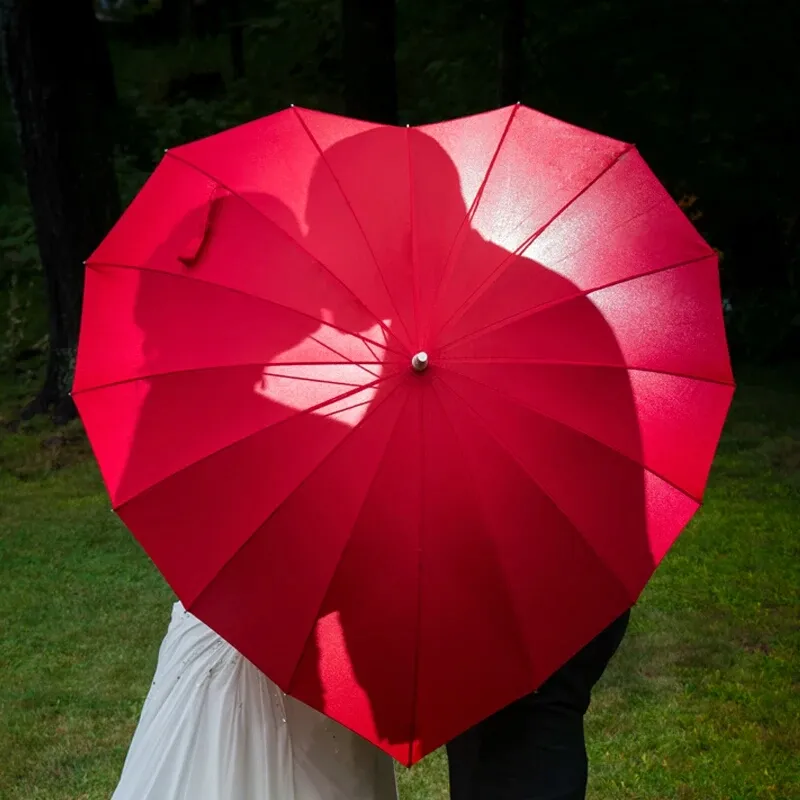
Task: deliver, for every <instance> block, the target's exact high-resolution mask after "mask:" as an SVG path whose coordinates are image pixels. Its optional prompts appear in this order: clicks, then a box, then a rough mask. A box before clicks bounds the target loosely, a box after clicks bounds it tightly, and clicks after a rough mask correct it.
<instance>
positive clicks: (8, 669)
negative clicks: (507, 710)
mask: <svg viewBox="0 0 800 800" xmlns="http://www.w3.org/2000/svg"><path fill="white" fill-rule="evenodd" d="M16 383H17V387H16V389H12V388H11V387H9V386H7V387H6V390H4V391H3V392H0V423H2V421H3V415H4V414H5V419H6V421H8V420H9V419H10V409H11V408H12V407H13V406H14V405H16V404H18V402H19V401H20V400H21V399H22V396H23V395H24V394H25V391H26V387H25V386H20V385H19V381H17V382H16ZM744 383H745V385H744V386H743V387H742V388H741V390H740V392H739V395H738V398H737V401H736V404H735V408H734V412H733V414H732V417H731V420H730V423H729V425H728V429H727V432H726V436H725V439H724V442H723V444H722V446H721V449H720V454H719V457H718V460H717V464H716V468H715V471H714V474H713V478H712V482H711V488H710V491H709V495H708V503H707V506H706V509H705V510H704V511H703V512H702V514H701V515H700V516H699V517H698V519H697V520H696V522H695V523H694V524H693V525H692V526H691V528H690V530H689V531H688V532H687V533H686V534H685V535H684V536H683V537H682V539H681V540H680V542H679V543H678V545H677V546H676V547H675V548H674V550H673V551H672V553H671V554H670V555H669V556H668V558H667V560H666V562H665V564H664V565H663V567H662V569H661V570H660V571H659V572H658V574H657V576H656V577H655V579H654V580H653V582H652V583H651V585H650V587H649V588H648V590H647V591H646V593H645V596H644V597H643V599H642V601H641V603H640V605H639V606H638V608H637V610H636V612H635V616H634V621H633V625H632V629H631V633H630V635H629V636H628V638H627V640H626V642H625V643H624V645H623V648H622V650H621V652H620V654H619V656H618V658H617V659H616V660H615V662H614V663H613V666H612V668H611V669H610V670H609V673H608V674H607V675H606V677H605V678H604V680H603V682H602V685H601V687H600V689H599V690H598V692H597V694H596V701H595V704H594V706H593V709H592V711H591V713H590V717H589V723H588V727H589V742H590V744H589V746H590V752H591V758H592V773H591V788H590V794H589V796H590V798H592V800H634V799H635V800H656V798H658V800H667V798H670V799H672V798H675V799H676V800H695V799H696V800H722V799H723V798H725V799H726V800H748V799H749V798H775V799H776V800H790V798H795V797H800V768H799V767H798V763H797V762H796V760H794V757H795V756H796V755H797V753H798V752H800V692H799V691H798V689H800V670H799V667H800V626H798V620H800V613H798V612H800V552H798V550H799V549H800V547H799V537H798V531H799V529H800V418H799V417H800V413H798V409H800V392H798V391H797V389H795V388H793V385H792V384H793V381H791V380H789V379H788V378H787V379H786V380H784V381H783V384H782V383H781V382H780V381H777V380H776V378H775V376H768V378H764V377H763V376H755V377H752V378H749V379H745V380H744ZM0 430H2V427H0ZM170 602H171V595H170V592H169V590H168V589H167V587H166V586H165V585H164V583H163V582H162V581H161V579H160V578H159V576H158V574H157V573H156V571H155V569H154V568H153V566H152V565H151V564H150V563H149V561H148V560H147V558H146V557H145V556H144V555H143V553H142V552H141V551H140V550H139V549H138V547H137V546H136V545H135V544H134V542H133V541H132V539H131V537H130V536H129V535H128V534H127V533H126V532H125V531H124V530H123V529H122V528H121V526H120V525H119V524H118V522H117V521H116V520H115V518H114V517H113V516H112V515H111V513H110V512H109V508H108V503H107V501H106V498H105V496H104V494H103V490H102V486H101V483H100V480H99V478H98V475H97V472H96V470H95V468H94V466H93V464H92V462H91V459H90V457H89V454H88V450H87V448H86V445H85V443H84V441H83V438H82V436H81V432H80V429H79V428H78V427H76V426H73V427H70V428H67V429H66V430H62V431H59V432H54V431H52V430H51V429H48V428H47V426H45V425H44V424H42V423H41V422H38V423H34V424H30V425H28V426H25V427H23V428H22V429H21V430H19V431H17V432H14V433H12V432H10V431H2V432H0V675H1V676H2V680H0V754H2V755H0V798H3V800H35V799H37V798H59V800H67V798H69V799H70V800H76V799H77V798H107V797H108V796H109V794H110V791H111V790H112V788H113V786H114V785H115V780H116V778H117V776H118V773H119V770H120V767H121V765H122V760H123V758H124V755H125V750H126V747H127V744H128V741H129V739H130V736H131V734H132V732H133V729H134V727H135V725H136V720H137V716H138V713H139V709H140V705H141V702H142V700H143V698H144V696H145V693H146V691H147V688H148V686H149V683H150V679H151V675H152V670H153V668H154V665H155V660H156V654H157V648H158V644H159V642H160V639H161V636H162V635H163V633H164V630H165V626H166V624H167V619H168V614H169V607H170ZM400 785H401V790H402V796H403V798H404V800H440V798H446V797H447V785H446V761H445V759H444V757H443V756H442V755H441V754H436V755H435V756H433V757H431V758H430V759H428V760H426V761H425V762H423V763H422V764H421V765H420V766H418V767H417V768H415V769H414V770H411V771H408V772H407V771H402V772H401V773H400Z"/></svg>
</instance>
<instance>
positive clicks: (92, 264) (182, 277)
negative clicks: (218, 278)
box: [86, 261, 405, 364]
mask: <svg viewBox="0 0 800 800" xmlns="http://www.w3.org/2000/svg"><path fill="white" fill-rule="evenodd" d="M86 266H87V267H109V268H111V269H128V270H133V271H135V272H144V273H145V274H147V273H153V274H155V275H166V276H167V277H168V278H177V279H179V280H184V281H190V282H193V283H200V284H202V285H203V286H213V287H214V288H215V289H219V290H221V291H225V292H232V293H233V294H238V295H241V296H242V297H249V298H250V299H251V300H257V301H259V302H261V303H266V304H268V305H272V306H275V307H276V308H284V309H286V310H287V311H291V312H292V313H294V314H297V315H298V316H301V317H305V318H306V319H310V320H313V321H314V322H316V323H318V324H319V325H322V326H324V327H326V328H330V329H331V330H335V331H339V332H340V333H345V334H347V335H348V336H353V337H354V338H356V339H358V340H360V341H361V342H363V343H364V344H365V345H366V344H367V343H369V344H371V345H374V346H375V347H379V348H381V350H385V351H386V352H387V353H392V354H393V355H396V356H398V357H400V358H405V354H404V353H402V352H400V351H399V350H393V349H392V348H390V347H387V346H386V345H385V344H380V342H376V341H374V340H373V339H369V338H367V337H366V336H364V335H363V334H360V333H355V332H353V331H348V330H347V329H346V328H340V327H338V326H337V325H333V324H331V323H330V322H326V321H325V320H324V319H322V318H321V317H315V316H314V315H313V314H309V313H307V312H305V311H299V310H298V309H296V308H292V307H291V306H287V305H285V304H284V303H277V302H275V301H274V300H270V299H269V298H267V297H261V296H260V295H257V294H251V293H250V292H245V291H243V290H242V289H237V288H236V287H235V286H226V285H225V284H223V283H214V281H207V280H204V279H203V278H191V277H189V275H185V274H184V273H182V272H167V271H166V270H163V269H152V268H150V267H136V266H134V265H133V264H112V263H109V262H107V261H89V262H87V264H86ZM369 313H370V314H372V312H369ZM381 327H383V326H381ZM324 347H325V348H326V349H328V350H331V352H335V351H333V350H332V348H331V347H330V346H329V345H324ZM337 355H338V354H337ZM373 355H374V353H373ZM348 360H349V359H348ZM350 363H351V364H356V363H358V362H355V361H350Z"/></svg>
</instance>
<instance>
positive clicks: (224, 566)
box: [187, 386, 400, 694]
mask: <svg viewBox="0 0 800 800" xmlns="http://www.w3.org/2000/svg"><path fill="white" fill-rule="evenodd" d="M399 389H400V386H395V388H394V389H392V391H391V392H389V394H387V395H386V397H385V398H384V399H383V400H382V401H381V402H380V403H378V405H376V406H374V407H373V408H371V409H370V410H369V411H368V412H367V414H366V415H365V416H364V417H363V419H361V420H360V421H359V422H358V424H356V425H355V426H354V427H353V428H352V429H351V430H349V431H347V433H345V434H344V436H343V437H342V439H341V440H340V441H339V442H337V443H336V444H335V445H334V446H333V447H332V448H331V449H330V450H329V451H328V452H327V453H326V454H325V455H324V456H323V457H322V458H321V459H320V461H319V462H318V463H317V464H316V465H315V466H314V468H313V469H312V470H311V471H310V472H309V473H308V474H307V475H305V476H303V478H302V479H301V480H300V482H299V483H298V484H297V486H295V487H294V488H293V489H292V490H291V491H290V492H288V494H287V495H286V497H284V498H283V500H281V502H280V503H278V505H277V506H276V507H275V508H274V509H273V510H272V511H271V512H270V513H269V514H268V515H267V516H266V517H265V518H264V520H263V521H262V522H261V523H260V524H259V525H258V527H256V528H255V530H253V531H252V532H251V533H250V534H249V535H248V536H247V537H246V538H245V539H244V541H243V542H241V543H240V544H239V546H238V547H237V548H236V549H235V550H234V551H233V553H231V555H230V556H229V557H228V558H226V559H225V562H224V563H223V564H222V565H221V566H220V567H219V569H218V570H217V571H216V572H215V573H214V575H213V576H212V577H211V578H210V579H209V580H208V582H207V583H206V585H205V586H204V587H203V588H202V589H201V590H200V591H199V592H198V593H197V595H196V596H195V597H194V599H193V600H191V601H190V602H189V604H188V606H187V610H189V611H191V608H192V606H195V605H196V604H197V602H198V601H199V600H200V598H201V597H202V596H203V594H204V593H205V592H206V591H207V590H208V588H209V587H210V586H211V584H212V583H214V581H216V580H217V578H219V576H220V575H221V574H222V572H223V571H224V570H225V569H227V567H228V566H230V564H231V563H232V562H233V560H234V559H235V558H236V557H237V556H238V555H239V553H241V551H242V550H243V549H244V548H245V547H246V546H247V544H248V543H249V542H250V541H251V540H252V538H253V537H254V536H256V535H257V534H258V532H259V531H260V530H262V529H263V528H264V526H265V525H266V524H267V523H269V521H270V520H271V519H272V518H273V517H274V516H275V514H277V513H278V511H279V510H280V509H281V508H282V507H283V506H284V505H285V504H286V503H287V502H288V501H289V500H290V499H291V498H292V497H293V496H294V494H295V493H296V492H297V491H299V490H300V489H301V488H302V487H303V486H304V485H305V483H306V482H307V481H308V480H309V479H310V478H311V477H312V476H313V475H314V474H315V473H316V471H317V470H318V469H319V468H320V467H321V466H322V465H323V464H324V463H325V462H326V461H327V460H328V459H329V458H330V457H331V456H332V455H333V454H334V453H336V452H338V450H339V449H340V448H341V447H343V446H344V444H345V442H346V441H347V439H348V437H349V436H351V435H352V434H353V433H354V432H355V431H356V430H358V429H359V428H361V426H362V425H363V424H364V423H365V422H366V421H367V420H368V419H369V417H370V415H371V414H374V413H375V412H376V411H377V410H378V409H379V408H380V407H381V406H383V405H384V404H385V403H386V402H387V401H388V400H389V399H390V398H391V397H392V396H393V395H394V393H395V392H397V391H398V390H399ZM345 546H346V543H345ZM335 571H336V570H334V572H335ZM326 594H327V588H326ZM324 601H325V598H324V597H323V602H322V604H321V605H320V608H322V605H324ZM318 617H319V612H317V615H316V616H315V617H314V621H315V622H316V620H317V619H318ZM312 633H313V627H312V630H311V631H310V632H309V635H308V636H307V637H306V640H305V643H304V644H303V647H302V648H301V650H300V655H299V657H298V663H297V664H295V666H294V668H293V670H292V674H291V675H290V677H289V681H288V683H287V684H286V685H287V689H286V694H289V693H290V692H289V688H290V685H291V682H292V679H293V678H294V673H295V672H296V671H297V667H298V665H299V661H300V659H301V658H302V657H303V651H304V650H305V648H306V646H307V645H308V640H309V639H310V637H311V634H312Z"/></svg>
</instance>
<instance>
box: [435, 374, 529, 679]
mask: <svg viewBox="0 0 800 800" xmlns="http://www.w3.org/2000/svg"><path fill="white" fill-rule="evenodd" d="M437 384H444V382H443V381H442V380H441V379H439V380H438V381H436V382H435V383H434V392H433V393H434V395H435V396H436V400H437V402H438V403H439V407H440V408H441V409H442V415H443V416H444V418H445V419H446V420H447V424H448V426H449V427H450V430H451V431H452V433H453V438H454V439H455V440H456V442H457V444H458V449H459V452H460V453H461V457H462V463H469V462H472V461H473V459H471V458H470V457H469V456H467V452H466V449H465V448H464V443H463V441H462V440H461V437H460V436H459V435H458V433H457V431H456V428H455V425H453V421H452V420H451V419H450V417H449V415H448V414H447V411H446V409H445V406H444V403H443V402H442V398H441V397H440V396H439V392H438V390H437ZM448 388H449V387H448ZM470 483H471V484H472V489H473V492H474V494H473V496H474V497H480V491H479V489H478V487H477V485H476V481H475V479H474V478H473V477H472V474H471V473H470ZM475 505H476V506H477V508H478V513H479V514H480V516H481V518H482V519H483V520H484V522H485V520H486V518H487V516H488V515H487V512H486V509H485V508H484V504H483V503H482V502H480V501H477V502H476V504H475ZM490 527H491V526H490V525H486V524H485V525H484V529H485V530H488V529H489V528H490ZM485 538H486V539H487V541H488V543H489V547H490V549H491V550H492V552H493V553H494V556H495V562H496V564H497V567H498V570H499V572H500V574H501V576H503V577H505V575H506V569H505V567H504V566H503V563H502V558H501V556H500V554H499V553H498V551H497V548H496V547H494V546H493V541H494V540H493V537H491V536H488V537H485ZM503 586H504V588H506V584H505V583H503ZM505 595H506V600H507V601H508V605H509V607H510V609H511V613H512V615H513V617H514V618H515V620H516V621H517V629H518V630H519V631H522V630H523V629H524V628H525V626H524V625H523V624H522V618H521V616H520V613H519V610H518V608H517V603H516V601H515V599H514V596H513V595H512V593H511V591H509V590H508V589H506V592H505ZM519 643H520V645H521V648H522V652H523V654H524V656H525V660H526V661H527V663H528V671H529V673H530V674H531V675H533V674H535V672H536V670H535V668H534V664H533V656H532V654H531V652H530V649H529V645H528V642H527V640H526V639H524V637H522V636H519Z"/></svg>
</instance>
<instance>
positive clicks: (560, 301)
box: [442, 252, 716, 352]
mask: <svg viewBox="0 0 800 800" xmlns="http://www.w3.org/2000/svg"><path fill="white" fill-rule="evenodd" d="M713 258H716V254H715V253H713V252H711V253H705V254H704V255H702V256H697V257H695V258H689V259H687V260H685V261H677V262H675V263H674V264H669V265H667V266H666V267H658V268H657V269H653V270H649V271H648V272H640V273H637V274H636V275H628V276H627V277H625V278H619V279H618V280H615V281H609V282H608V283H604V284H601V285H600V286H594V287H592V288H591V289H582V290H579V291H577V292H575V293H573V294H570V295H568V296H567V297H559V298H557V299H556V300H551V301H550V302H547V303H540V304H539V305H538V306H534V307H533V308H529V309H526V310H525V311H520V312H519V313H517V314H512V315H511V316H509V317H505V318H504V319H500V320H497V321H496V322H492V323H490V324H489V325H486V326H484V327H483V328H478V329H477V330H474V331H470V332H469V333H465V334H464V335H463V336H459V337H458V338H457V339H454V340H453V341H451V342H447V344H444V345H442V352H446V351H447V350H449V349H450V348H451V347H455V346H456V345H458V344H461V343H462V342H465V341H475V340H477V339H480V338H481V337H482V336H485V335H487V334H490V333H494V332H496V331H498V330H502V329H503V328H505V327H506V326H508V325H513V324H514V323H515V322H520V321H521V320H523V319H528V318H529V317H533V316H535V315H536V314H541V313H542V312H543V311H550V310H551V309H553V308H556V307H557V306H562V305H564V304H566V303H570V302H572V301H574V300H580V299H581V298H583V297H589V295H592V294H596V293H597V292H602V291H605V290H606V289H613V288H614V287H615V286H621V285H623V284H625V283H630V282H631V281H635V280H638V279H639V278H648V277H651V276H653V275H660V274H661V273H662V272H669V271H671V270H673V269H680V268H681V267H688V266H690V265H691V264H699V263H701V262H703V261H707V260H709V259H713Z"/></svg>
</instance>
